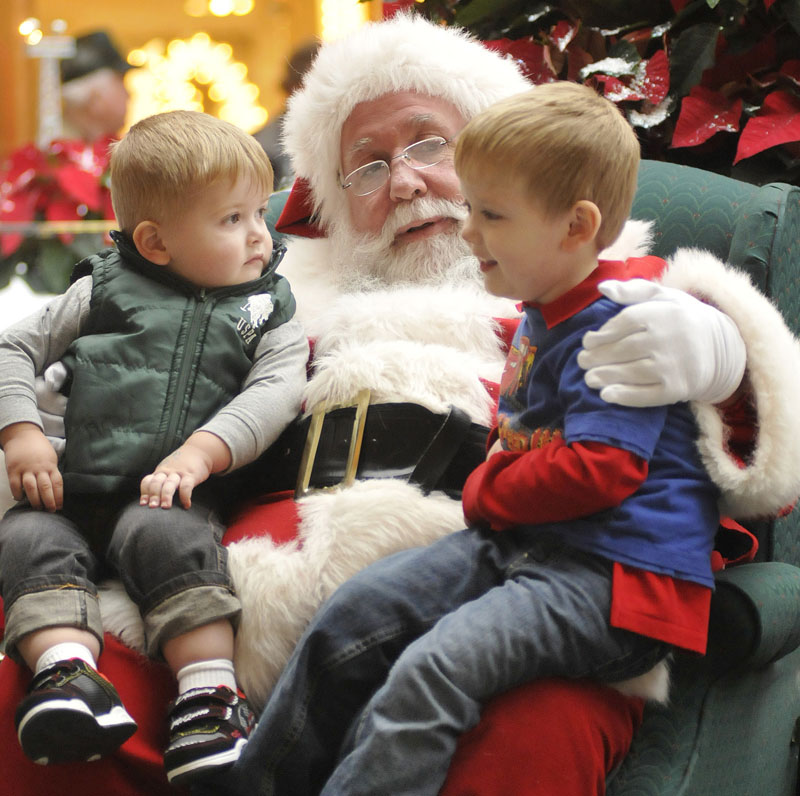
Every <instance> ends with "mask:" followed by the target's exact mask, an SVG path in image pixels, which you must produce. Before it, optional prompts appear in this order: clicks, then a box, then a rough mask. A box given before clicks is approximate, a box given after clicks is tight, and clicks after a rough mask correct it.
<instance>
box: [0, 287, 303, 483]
mask: <svg viewBox="0 0 800 796" xmlns="http://www.w3.org/2000/svg"><path fill="white" fill-rule="evenodd" d="M91 294H92V277H91V276H85V277H82V278H81V279H79V280H77V281H76V282H75V283H74V284H73V285H71V286H70V288H69V289H68V290H67V291H66V292H65V293H63V294H61V295H60V296H57V297H56V298H55V299H53V300H52V301H51V302H49V303H48V304H46V305H45V306H44V307H43V308H42V309H41V310H39V311H38V312H36V313H34V314H33V315H30V316H28V317H27V318H24V319H23V320H21V321H19V322H18V323H16V324H13V325H12V326H9V327H8V328H6V329H4V330H3V331H2V332H0V429H3V428H5V427H6V426H8V425H11V424H12V423H18V422H29V423H34V424H36V425H37V426H39V427H40V428H41V427H42V423H41V420H40V418H39V413H38V411H37V408H36V394H35V392H34V378H35V377H36V376H37V375H40V374H41V373H43V372H44V370H45V369H46V368H47V367H48V366H49V365H51V364H52V363H53V362H56V361H58V360H59V359H60V358H61V357H62V356H63V355H64V352H65V351H66V350H67V348H69V346H70V344H71V343H72V342H73V340H75V339H76V338H77V337H79V336H80V334H81V330H82V328H83V324H84V322H85V320H86V318H87V316H88V314H89V304H90V299H91ZM307 360H308V341H307V339H306V336H305V333H304V331H303V328H302V326H301V325H300V323H299V322H297V321H289V322H287V323H285V324H282V325H281V326H278V327H276V328H275V329H272V330H271V331H269V332H267V333H265V334H264V336H263V337H262V339H261V342H260V343H259V345H258V348H257V349H256V352H255V356H254V358H253V366H252V368H251V369H250V371H249V372H248V374H247V376H246V378H245V380H244V383H243V384H242V389H241V391H240V393H239V394H238V395H237V396H236V397H235V398H234V399H233V400H231V401H230V402H229V403H228V404H226V405H225V406H223V407H222V408H221V409H220V410H219V412H217V414H216V415H214V417H212V418H211V419H210V420H209V421H208V422H207V423H205V424H204V425H203V426H202V427H201V428H199V429H197V430H198V431H208V432H210V433H212V434H215V435H216V436H218V437H219V438H220V439H221V440H222V441H223V442H225V444H226V445H227V446H228V448H229V449H230V452H231V460H232V464H231V468H230V469H235V468H237V467H241V466H242V465H245V464H247V463H248V462H251V461H253V460H254V459H255V458H257V457H258V456H259V455H260V454H261V453H262V452H263V451H264V450H265V449H266V448H267V447H269V445H270V444H272V443H273V442H274V441H275V440H276V439H277V438H278V436H279V434H280V433H281V432H282V431H283V429H284V428H285V427H286V426H287V425H288V424H289V423H290V422H291V421H292V420H293V419H294V417H295V416H296V415H297V414H298V413H299V411H300V401H301V395H302V391H303V387H304V386H305V382H306V363H307Z"/></svg>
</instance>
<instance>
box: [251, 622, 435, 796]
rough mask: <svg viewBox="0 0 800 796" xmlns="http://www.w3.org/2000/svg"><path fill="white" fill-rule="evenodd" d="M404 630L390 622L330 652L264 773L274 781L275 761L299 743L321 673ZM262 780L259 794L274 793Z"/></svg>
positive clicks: (266, 764) (263, 795)
mask: <svg viewBox="0 0 800 796" xmlns="http://www.w3.org/2000/svg"><path fill="white" fill-rule="evenodd" d="M424 624H425V625H431V626H432V625H433V624H434V622H433V621H432V620H426V621H425V623H424ZM405 630H406V626H405V625H401V624H395V625H391V626H390V627H389V628H384V629H383V631H382V632H377V633H373V634H372V635H370V636H368V637H367V638H366V639H361V640H360V641H358V642H356V643H353V644H351V645H349V646H348V647H346V648H345V650H342V652H341V653H339V654H337V655H332V656H329V657H328V658H326V659H325V660H324V661H323V662H322V663H321V664H320V666H319V671H318V673H317V674H316V676H315V677H314V679H313V680H309V687H308V691H307V693H306V698H305V699H304V700H303V701H302V703H301V704H300V705H298V706H297V708H296V714H295V720H294V721H292V723H291V724H290V725H289V727H288V730H287V732H286V736H285V738H284V740H283V743H281V744H280V745H278V746H277V747H274V749H275V753H274V754H273V755H271V756H268V757H267V758H266V760H265V768H264V774H265V775H266V776H267V777H268V778H270V779H271V780H272V781H273V782H274V780H275V768H276V764H278V763H280V761H281V760H283V759H284V758H285V757H286V755H287V754H288V753H289V752H290V751H291V749H292V747H293V746H294V745H295V744H296V743H297V740H298V738H299V737H300V735H301V734H302V732H303V729H304V728H305V726H306V723H307V718H308V706H309V704H310V703H311V701H312V699H313V698H314V697H315V696H316V693H317V689H318V687H319V682H320V680H321V679H322V676H323V675H324V674H326V673H327V672H329V671H330V670H331V669H333V668H335V667H336V666H339V665H340V664H341V663H343V662H345V661H347V660H351V659H353V658H356V657H358V656H359V655H363V654H364V653H365V652H368V651H369V650H370V649H371V648H372V647H374V646H375V645H376V644H378V643H382V642H384V641H388V640H389V639H391V638H396V637H397V636H400V635H402V633H403V632H405ZM425 632H426V631H425ZM262 784H263V785H264V789H263V790H261V792H260V796H274V793H275V789H274V788H273V787H270V785H269V780H267V781H266V782H264V781H263V779H262Z"/></svg>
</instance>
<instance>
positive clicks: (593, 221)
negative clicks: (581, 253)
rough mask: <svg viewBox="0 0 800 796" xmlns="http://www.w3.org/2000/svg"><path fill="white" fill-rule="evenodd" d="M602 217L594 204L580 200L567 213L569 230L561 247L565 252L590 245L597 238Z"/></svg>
mask: <svg viewBox="0 0 800 796" xmlns="http://www.w3.org/2000/svg"><path fill="white" fill-rule="evenodd" d="M602 221H603V216H602V214H601V213H600V209H599V208H598V207H597V205H596V204H595V203H594V202H590V201H589V200H588V199H581V200H580V201H578V202H575V204H574V205H573V206H572V208H571V209H570V211H569V228H568V230H567V234H566V235H565V236H564V238H563V240H562V242H561V245H562V248H564V249H565V250H566V251H575V250H576V249H578V248H580V247H581V246H584V245H585V244H587V243H591V242H592V241H593V240H595V238H597V233H598V232H599V231H600V224H601V223H602Z"/></svg>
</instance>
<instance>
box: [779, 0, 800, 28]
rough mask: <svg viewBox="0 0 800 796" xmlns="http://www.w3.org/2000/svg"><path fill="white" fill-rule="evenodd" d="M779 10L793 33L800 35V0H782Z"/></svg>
mask: <svg viewBox="0 0 800 796" xmlns="http://www.w3.org/2000/svg"><path fill="white" fill-rule="evenodd" d="M779 8H780V10H781V11H782V12H783V15H784V16H785V17H786V20H787V21H788V23H789V24H790V25H791V26H792V29H793V30H794V32H795V33H798V34H800V0H784V2H783V3H781V4H780V5H779Z"/></svg>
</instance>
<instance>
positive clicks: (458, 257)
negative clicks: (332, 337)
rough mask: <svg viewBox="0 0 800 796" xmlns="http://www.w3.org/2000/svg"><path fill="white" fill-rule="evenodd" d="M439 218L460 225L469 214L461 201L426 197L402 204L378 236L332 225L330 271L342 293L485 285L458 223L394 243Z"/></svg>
mask: <svg viewBox="0 0 800 796" xmlns="http://www.w3.org/2000/svg"><path fill="white" fill-rule="evenodd" d="M436 216H441V217H444V218H455V219H456V220H457V221H458V222H461V221H463V220H464V218H465V217H466V211H465V209H464V207H463V205H460V204H458V203H457V202H452V201H448V200H445V199H428V198H427V197H423V198H421V199H416V200H414V201H413V202H410V203H408V204H402V205H398V206H397V207H396V208H395V209H394V211H393V212H392V213H391V214H390V216H389V217H388V218H387V220H386V223H385V224H384V225H383V228H382V229H381V231H380V233H379V234H378V235H374V234H370V233H366V234H359V233H357V232H353V231H352V229H351V228H350V225H349V223H337V224H333V225H331V228H330V229H329V231H328V238H329V240H330V245H331V255H332V257H331V260H332V262H331V266H332V271H333V276H334V280H335V282H336V284H337V286H338V288H339V289H340V290H341V291H342V292H345V293H352V292H359V291H365V290H381V289H384V288H386V287H388V286H390V285H391V286H399V285H403V284H414V285H419V284H421V283H424V284H429V285H430V284H446V283H449V284H457V285H463V284H464V283H465V282H467V283H469V282H473V283H475V284H477V285H482V284H483V280H482V278H481V275H480V270H479V269H478V263H477V260H476V259H475V257H473V256H472V254H471V253H470V249H469V246H468V245H467V243H466V241H464V239H463V238H462V237H461V231H460V223H458V224H453V225H452V229H451V230H449V231H446V232H440V233H437V234H435V235H431V236H430V237H427V238H421V239H420V240H416V241H412V242H410V243H406V244H400V245H398V244H396V242H395V233H396V232H397V230H398V229H400V228H401V227H405V226H407V225H408V224H412V223H413V222H414V221H422V220H423V219H426V218H432V217H436Z"/></svg>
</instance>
